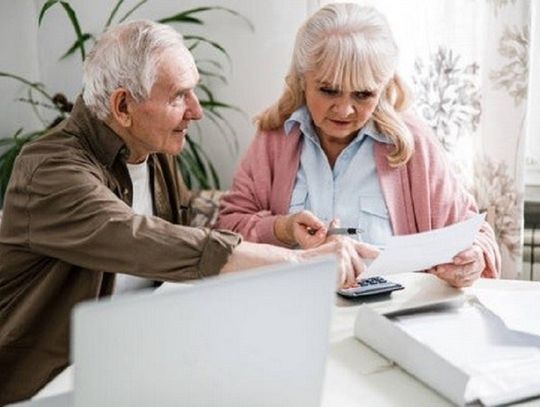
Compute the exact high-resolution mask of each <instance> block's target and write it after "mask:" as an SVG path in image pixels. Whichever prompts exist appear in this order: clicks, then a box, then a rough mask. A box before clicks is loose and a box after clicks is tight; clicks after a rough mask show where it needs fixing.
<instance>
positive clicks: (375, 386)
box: [20, 273, 540, 407]
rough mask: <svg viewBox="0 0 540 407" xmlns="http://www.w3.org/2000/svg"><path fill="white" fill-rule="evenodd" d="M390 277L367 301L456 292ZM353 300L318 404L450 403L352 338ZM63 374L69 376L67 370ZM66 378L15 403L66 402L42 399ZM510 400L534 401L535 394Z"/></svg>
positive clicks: (335, 324)
mask: <svg viewBox="0 0 540 407" xmlns="http://www.w3.org/2000/svg"><path fill="white" fill-rule="evenodd" d="M391 280H393V281H396V282H399V283H401V284H403V285H404V286H405V287H407V288H406V289H405V290H402V291H396V292H394V293H393V294H392V295H391V296H390V297H386V298H385V299H383V300H377V301H373V300H371V301H370V302H371V303H372V305H373V306H375V307H382V308H386V307H393V306H395V305H396V304H403V303H406V302H416V301H421V302H423V301H427V302H429V301H431V300H436V299H437V298H440V297H441V296H444V297H447V296H452V295H456V296H457V295H459V294H460V290H455V289H452V288H450V287H448V286H446V285H445V284H443V283H441V282H440V281H439V280H438V279H437V278H436V277H434V276H432V275H428V274H423V273H406V274H396V275H394V276H391ZM475 288H486V289H490V288H492V289H497V288H499V289H500V288H504V289H505V290H540V282H525V281H517V280H512V281H510V280H487V279H482V280H480V281H478V282H476V283H475V285H474V287H472V288H468V289H466V290H464V291H465V293H469V294H474V290H475ZM359 304H360V303H359V302H357V301H348V300H344V299H341V298H338V299H337V304H336V307H335V309H334V314H333V320H332V325H331V333H330V352H329V355H328V360H327V368H326V376H325V383H324V388H323V401H322V405H323V406H324V407H336V406H338V407H348V406H351V407H352V406H354V407H357V406H377V407H390V406H399V407H406V406H414V407H417V406H420V407H421V406H429V407H438V406H452V403H450V402H449V401H447V400H446V399H444V398H442V397H441V396H440V395H438V394H437V393H436V392H434V391H433V390H431V389H430V388H429V387H427V386H425V385H424V384H422V383H421V382H420V381H418V380H417V379H415V378H414V377H413V376H411V375H409V374H408V373H406V372H405V371H403V370H402V369H401V368H399V367H398V366H397V365H395V364H393V363H392V362H390V361H389V360H387V359H385V358H384V357H382V356H381V355H380V354H378V353H377V352H375V351H374V350H372V349H371V348H369V347H368V346H367V345H364V344H363V343H362V342H360V341H358V340H357V339H355V338H354V336H353V326H354V320H355V317H356V312H357V309H358V307H359ZM68 376H71V372H69V374H68ZM71 383H72V379H71V377H63V378H62V380H61V381H60V382H57V383H56V385H55V386H53V387H52V391H45V392H41V393H40V394H39V397H38V400H37V401H34V402H32V403H28V404H27V403H24V404H21V405H20V406H21V407H22V406H25V407H38V406H39V407H49V406H51V407H60V406H70V405H71V399H70V396H68V397H66V399H65V400H64V399H57V400H55V401H56V402H53V403H50V402H49V403H48V401H53V400H54V399H51V400H47V398H48V396H51V395H53V394H58V393H60V392H64V391H70V390H72V388H71V387H72V384H71ZM63 387H65V388H63ZM516 405H520V406H540V399H535V400H531V401H527V402H523V403H518V404H516Z"/></svg>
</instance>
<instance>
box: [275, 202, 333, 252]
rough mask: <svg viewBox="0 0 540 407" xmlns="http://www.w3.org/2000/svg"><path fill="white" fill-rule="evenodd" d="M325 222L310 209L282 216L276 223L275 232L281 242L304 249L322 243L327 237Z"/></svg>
mask: <svg viewBox="0 0 540 407" xmlns="http://www.w3.org/2000/svg"><path fill="white" fill-rule="evenodd" d="M326 232H327V228H326V226H325V224H324V223H323V222H322V221H321V220H320V219H319V218H317V217H316V216H315V215H314V214H313V213H311V212H310V211H301V212H297V213H293V214H291V215H286V216H280V217H278V218H277V219H276V222H275V224H274V234H275V235H276V237H277V238H278V240H280V241H281V242H283V243H285V244H287V245H289V246H295V245H299V246H300V247H301V248H303V249H309V248H313V247H317V246H319V245H321V244H322V243H323V242H324V241H325V239H326Z"/></svg>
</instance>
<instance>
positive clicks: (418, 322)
mask: <svg viewBox="0 0 540 407" xmlns="http://www.w3.org/2000/svg"><path fill="white" fill-rule="evenodd" d="M522 312H523V310H522ZM393 321H394V322H395V323H396V324H397V325H398V326H399V327H400V328H401V329H403V330H404V331H405V332H407V333H408V334H409V335H411V336H413V337H414V338H415V339H416V340H418V341H420V342H421V343H423V344H426V345H427V346H429V347H430V348H431V349H432V350H434V351H435V352H436V353H437V354H439V355H441V356H442V357H444V358H445V359H446V360H448V361H450V362H451V363H452V364H453V365H455V366H458V367H459V368H460V369H463V371H465V372H466V373H467V374H468V375H469V376H470V377H471V380H470V382H469V384H468V386H467V392H466V400H467V401H469V402H472V401H474V400H477V399H480V400H482V402H483V404H484V405H498V404H503V403H508V402H512V401H515V400H519V399H521V398H523V397H531V396H537V395H539V394H540V338H538V337H535V336H532V335H527V334H523V333H521V332H515V331H509V330H507V329H506V327H505V326H504V325H503V324H502V321H501V319H500V318H499V316H498V315H496V314H494V313H493V312H491V310H489V309H486V308H484V306H483V305H482V304H477V303H472V304H468V305H464V306H463V307H461V308H457V309H451V310H446V311H433V312H424V313H418V314H410V315H405V316H399V317H394V318H393Z"/></svg>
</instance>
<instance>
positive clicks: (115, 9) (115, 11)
mask: <svg viewBox="0 0 540 407" xmlns="http://www.w3.org/2000/svg"><path fill="white" fill-rule="evenodd" d="M123 2H124V0H118V1H117V2H116V4H115V6H114V7H113V9H112V11H111V14H109V18H108V19H107V22H106V23H105V27H104V28H103V31H105V30H106V29H107V28H109V26H110V25H111V23H112V20H113V18H114V16H115V15H116V13H117V12H118V9H119V8H120V6H121V5H122V3H123Z"/></svg>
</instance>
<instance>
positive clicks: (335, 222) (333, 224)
mask: <svg viewBox="0 0 540 407" xmlns="http://www.w3.org/2000/svg"><path fill="white" fill-rule="evenodd" d="M340 225H341V221H340V220H339V219H332V220H331V221H330V225H328V228H330V229H331V228H338V227H339V226H340Z"/></svg>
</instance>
